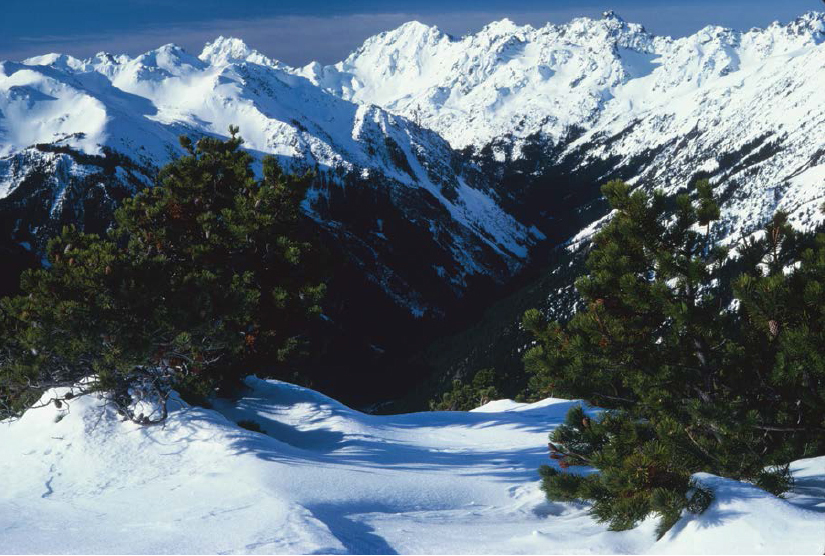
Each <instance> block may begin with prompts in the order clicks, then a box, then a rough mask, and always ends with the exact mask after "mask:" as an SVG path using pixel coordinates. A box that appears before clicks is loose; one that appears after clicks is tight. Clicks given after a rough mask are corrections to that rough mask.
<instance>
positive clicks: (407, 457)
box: [0, 378, 825, 554]
mask: <svg viewBox="0 0 825 556" xmlns="http://www.w3.org/2000/svg"><path fill="white" fill-rule="evenodd" d="M247 385H248V387H249V389H248V391H247V392H246V394H245V395H244V396H243V397H241V398H240V399H238V400H235V401H228V400H221V401H219V402H218V403H216V405H215V408H214V409H213V410H206V409H202V408H195V407H189V406H187V405H186V404H184V403H182V402H179V401H176V402H174V403H173V411H172V412H171V415H170V419H169V421H168V423H167V424H166V425H165V426H164V427H162V428H161V427H154V428H152V427H150V428H141V427H138V426H136V425H133V424H132V423H130V422H122V421H120V420H119V419H118V417H117V415H116V414H115V413H114V412H113V411H110V410H108V409H104V408H103V407H102V402H101V401H100V400H98V399H96V398H94V397H86V398H80V399H76V400H74V401H72V402H71V404H70V405H69V406H68V408H63V409H62V410H58V409H56V408H54V407H53V406H49V407H48V408H45V409H40V410H33V411H29V412H28V413H27V414H25V415H24V417H23V418H22V419H20V420H19V421H16V422H11V423H0V539H2V542H0V552H4V553H31V552H36V553H48V552H63V553H79V552H91V553H101V552H109V553H111V552H115V553H165V552H172V553H203V552H217V553H390V554H391V553H536V554H538V553H542V554H548V553H642V552H657V553H672V552H680V553H686V552H694V553H720V552H721V553H817V554H819V553H821V552H822V549H823V547H825V527H823V522H825V519H823V518H825V516H824V515H823V512H825V458H817V459H812V460H805V461H799V462H796V463H795V464H794V466H793V471H794V474H795V476H796V480H797V492H795V493H794V494H792V495H791V496H789V497H788V498H787V499H786V500H781V499H778V498H775V497H773V496H771V495H769V494H767V493H765V492H763V491H761V490H759V489H756V488H754V487H752V486H749V485H746V484H742V483H738V482H735V481H731V480H727V479H721V478H718V477H714V476H710V475H698V476H697V478H698V479H699V480H700V481H701V482H702V483H704V484H706V485H707V486H709V487H710V488H712V489H713V490H714V493H715V495H716V501H715V502H714V503H713V505H712V506H711V507H710V509H709V510H708V511H706V512H705V513H704V514H703V515H701V516H698V517H697V516H689V517H685V518H683V519H682V521H680V522H679V523H678V524H677V525H676V526H675V527H674V528H673V529H672V530H671V532H669V533H668V534H667V535H666V536H665V537H664V538H663V539H662V540H661V541H659V542H656V541H655V536H654V532H653V530H654V525H655V523H654V522H653V521H652V520H648V521H646V522H644V523H643V524H642V525H641V526H640V527H639V528H637V529H635V530H632V531H626V532H621V533H617V532H609V531H606V530H605V527H604V526H602V525H599V524H597V523H595V522H594V521H593V520H592V519H591V518H590V517H589V516H588V515H587V507H586V506H584V505H580V504H556V503H549V502H547V501H545V500H544V497H543V494H542V493H541V492H540V490H539V488H538V474H537V472H536V468H537V467H538V466H539V465H540V464H542V463H546V462H548V461H549V460H548V459H547V455H546V440H547V433H548V432H549V431H550V430H552V428H553V427H554V426H556V425H558V424H559V423H561V421H562V419H563V417H564V414H565V413H566V411H567V410H568V408H569V407H570V406H571V405H573V404H574V403H575V402H571V401H565V400H557V399H547V400H544V401H541V402H538V403H534V404H518V403H515V402H511V401H506V400H502V401H497V402H492V403H490V404H488V405H486V406H484V407H481V408H479V409H477V410H475V411H472V412H468V413H466V412H452V413H444V412H435V413H415V414H409V415H394V416H372V415H366V414H363V413H359V412H357V411H354V410H352V409H349V408H347V407H345V406H343V405H341V404H339V403H338V402H336V401H334V400H332V399H330V398H327V397H326V396H323V395H321V394H319V393H317V392H314V391H312V390H308V389H305V388H300V387H297V386H293V385H290V384H286V383H282V382H275V381H262V380H258V379H255V378H249V379H248V380H247ZM46 396H47V397H48V396H49V394H46ZM243 420H252V421H255V422H256V423H257V424H258V425H259V426H260V427H261V429H262V430H263V433H259V432H253V431H250V430H246V429H244V428H241V427H240V426H238V425H237V424H236V422H237V421H243Z"/></svg>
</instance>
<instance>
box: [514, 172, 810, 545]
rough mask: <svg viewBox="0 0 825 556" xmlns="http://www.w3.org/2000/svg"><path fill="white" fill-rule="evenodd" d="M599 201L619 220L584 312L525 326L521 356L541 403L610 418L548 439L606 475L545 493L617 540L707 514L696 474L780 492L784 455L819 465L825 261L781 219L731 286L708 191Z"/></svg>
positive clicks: (566, 456)
mask: <svg viewBox="0 0 825 556" xmlns="http://www.w3.org/2000/svg"><path fill="white" fill-rule="evenodd" d="M603 192H604V194H605V196H606V197H607V199H608V201H609V202H610V204H611V206H612V207H613V208H614V209H615V213H614V215H613V218H612V219H611V220H610V222H609V223H608V224H607V225H606V226H605V227H604V228H603V229H602V230H601V231H600V232H599V233H598V234H597V235H596V236H595V237H594V240H593V244H594V247H593V249H592V251H591V253H590V254H589V257H588V261H587V270H588V274H587V275H585V276H583V277H581V278H580V279H579V280H578V281H577V283H576V287H577V290H578V292H579V294H580V296H581V303H582V307H581V309H580V310H579V311H578V312H577V313H576V314H575V315H574V316H573V317H572V319H571V320H570V321H569V322H568V323H566V325H562V324H560V323H549V322H546V321H545V319H544V318H543V316H542V315H541V313H539V312H538V311H536V310H531V311H528V312H527V313H526V314H525V317H524V321H523V324H524V326H525V328H527V329H528V330H529V331H531V332H532V333H533V334H534V336H535V338H536V345H534V346H533V347H532V348H531V349H530V350H528V352H527V353H526V355H525V366H526V369H527V370H528V371H529V372H530V373H531V374H532V379H531V387H532V388H533V390H534V391H535V392H536V393H539V394H541V395H548V394H551V393H552V394H553V395H559V396H565V397H573V398H582V399H585V400H587V401H588V402H589V403H591V404H594V405H598V406H600V407H604V408H609V409H612V410H613V413H611V414H608V416H606V417H605V418H604V420H603V421H600V422H596V423H593V424H589V425H587V426H582V425H581V424H580V421H581V419H582V417H581V415H580V414H579V413H576V412H572V413H571V416H570V418H569V420H568V423H567V424H566V425H565V426H563V427H560V428H559V429H557V430H556V431H555V432H554V434H553V436H552V440H553V443H551V448H552V449H553V450H554V454H556V457H557V458H558V459H559V461H560V462H561V463H563V464H565V465H563V466H562V467H569V466H570V465H590V466H593V467H595V468H597V469H599V470H600V471H601V473H600V474H599V475H597V476H595V477H593V476H588V477H586V478H582V477H577V476H569V475H568V474H566V473H559V472H558V471H556V470H554V469H550V468H548V469H543V471H542V473H543V476H544V488H545V491H546V492H547V494H548V496H550V497H558V498H561V499H567V498H570V497H571V496H572V497H578V498H584V499H589V500H592V501H594V507H593V512H594V514H595V515H596V516H597V517H598V518H599V519H602V520H604V521H608V522H610V523H611V527H613V528H616V529H623V528H627V527H631V526H633V525H634V524H635V523H636V522H638V521H639V520H640V519H642V518H643V517H644V516H646V515H648V514H649V513H651V512H656V513H659V514H660V515H661V517H662V529H661V530H660V532H663V531H664V530H666V529H667V527H669V526H670V525H671V524H672V523H673V521H674V519H675V518H678V515H679V514H680V512H681V510H682V509H686V508H690V507H701V506H703V505H704V503H703V504H700V505H699V506H695V505H693V503H692V502H691V500H692V498H691V496H689V493H690V492H695V488H696V485H693V484H692V483H691V481H690V475H691V474H692V473H695V472H698V471H707V472H712V473H716V474H719V475H724V476H728V477H733V478H737V479H746V480H752V481H754V482H756V483H757V484H759V485H761V486H763V487H765V488H768V489H770V490H771V491H773V492H781V491H782V490H783V489H787V488H788V486H789V476H788V472H787V462H788V461H790V457H791V456H800V455H811V454H813V453H821V451H822V450H823V444H822V442H823V438H825V437H823V431H825V427H823V425H825V421H823V412H822V409H823V408H822V403H823V400H825V389H823V384H824V383H825V381H823V377H825V375H823V374H822V369H823V366H822V364H823V361H825V360H824V359H823V357H825V348H823V346H825V343H823V340H825V338H823V336H822V330H823V326H822V324H825V323H823V320H822V315H823V313H822V306H823V305H822V301H823V299H822V291H823V289H822V288H823V284H824V283H825V282H824V280H825V264H823V263H825V249H814V248H809V249H806V250H801V247H802V246H803V245H804V243H805V241H803V239H801V237H800V236H799V234H796V233H794V232H793V231H792V230H791V229H790V227H789V226H788V225H787V222H786V218H785V217H784V215H782V214H779V215H777V217H776V218H775V219H774V220H773V221H772V222H771V223H770V224H769V225H768V227H767V229H766V233H765V238H764V239H763V240H760V241H758V242H751V243H746V244H745V245H744V246H743V247H742V248H741V249H740V250H739V251H740V252H741V253H740V257H739V259H740V260H739V262H738V265H739V268H743V269H744V270H745V273H744V274H743V275H742V276H741V277H740V278H739V279H738V280H736V281H735V283H732V280H731V279H730V264H729V263H727V261H728V251H727V250H725V249H721V248H718V247H714V245H713V242H712V232H713V230H712V223H713V221H714V220H715V219H717V218H718V217H719V208H718V206H717V205H716V203H715V201H714V199H713V192H712V188H711V187H710V185H709V184H708V183H707V182H699V183H697V185H696V189H695V191H694V192H693V198H692V197H691V196H690V195H688V194H683V195H680V196H678V197H677V198H676V199H675V200H674V201H673V203H672V205H671V206H669V204H670V200H669V199H667V198H665V196H664V195H663V194H662V193H660V192H656V193H654V194H653V195H652V196H648V195H647V194H645V193H644V192H642V191H635V192H632V193H631V191H630V188H629V187H628V186H627V185H626V184H624V183H621V182H611V183H608V184H606V185H605V186H604V188H603ZM820 241H821V242H822V244H823V245H825V240H820ZM820 247H822V246H820ZM794 261H797V262H798V268H797V270H794V271H792V272H791V273H790V274H787V273H786V270H787V267H788V265H789V264H791V265H793V262H794ZM734 294H735V295H736V297H737V298H738V300H737V302H734V303H733V304H731V301H732V300H733V297H732V296H733V295H734ZM737 303H738V304H737ZM577 423H578V424H577Z"/></svg>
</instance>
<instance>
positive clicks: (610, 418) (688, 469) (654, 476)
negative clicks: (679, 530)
mask: <svg viewBox="0 0 825 556" xmlns="http://www.w3.org/2000/svg"><path fill="white" fill-rule="evenodd" d="M672 433H673V431H672V429H670V428H668V427H667V426H664V427H663V426H658V427H657V426H654V425H653V424H651V423H649V422H646V421H642V420H639V419H637V418H635V417H633V416H632V415H630V414H629V413H627V412H624V411H617V412H608V413H604V414H603V415H601V416H600V417H599V418H591V417H588V416H587V415H586V414H585V412H584V411H583V409H582V408H581V406H576V407H573V408H572V409H571V410H570V411H569V412H568V414H567V417H566V420H565V423H564V424H563V425H561V426H559V427H558V428H556V430H554V431H553V434H552V435H551V442H550V445H549V446H550V449H551V454H550V457H551V459H553V460H556V462H557V464H558V466H559V468H560V469H561V471H560V470H558V469H555V468H553V467H549V466H543V467H542V468H541V469H540V474H541V476H542V489H543V490H544V492H545V494H546V495H547V497H548V498H549V499H551V500H559V501H570V500H589V501H591V502H593V506H592V508H591V513H592V514H593V516H594V517H595V518H596V519H597V520H598V521H601V522H606V523H609V526H610V529H611V530H613V531H622V530H625V529H630V528H632V527H634V526H635V525H636V523H638V522H639V521H640V520H642V519H644V518H645V517H647V516H648V515H649V514H651V513H653V514H657V515H658V516H659V517H660V522H659V527H658V529H657V532H658V534H659V536H661V535H663V534H664V533H665V532H666V531H667V530H668V529H670V527H672V526H673V524H674V523H675V522H676V521H677V520H678V519H679V517H680V516H681V515H682V511H683V510H687V511H691V512H693V513H701V512H702V511H704V509H705V508H707V506H708V505H709V504H710V501H711V499H712V496H711V494H710V492H709V491H707V490H706V489H704V488H702V487H700V486H699V485H698V484H696V483H695V482H694V481H693V480H692V479H691V473H692V471H693V470H694V469H696V468H697V467H698V466H700V462H701V454H697V450H696V449H695V447H693V446H691V445H690V444H689V443H682V442H679V440H673V439H672ZM571 466H589V467H592V468H595V469H597V470H599V471H600V472H599V473H592V474H589V475H579V474H575V473H571V472H564V471H563V470H566V469H568V468H570V467H571Z"/></svg>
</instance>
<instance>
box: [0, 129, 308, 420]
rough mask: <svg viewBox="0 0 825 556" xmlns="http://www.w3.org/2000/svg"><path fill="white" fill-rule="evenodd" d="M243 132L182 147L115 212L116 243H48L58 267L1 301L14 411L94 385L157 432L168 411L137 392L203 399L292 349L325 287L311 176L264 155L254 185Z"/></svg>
mask: <svg viewBox="0 0 825 556" xmlns="http://www.w3.org/2000/svg"><path fill="white" fill-rule="evenodd" d="M237 131H238V130H237V128H230V132H231V138H230V139H229V140H227V141H222V140H219V139H214V138H204V139H201V140H200V141H198V143H197V145H193V144H192V142H191V141H190V140H189V139H187V138H185V137H184V138H182V139H181V143H182V145H183V147H184V148H185V149H186V151H187V153H188V154H187V155H186V156H183V157H181V158H180V159H178V160H176V161H174V162H172V163H171V164H169V165H168V166H166V167H165V168H164V169H163V170H162V171H161V173H160V176H159V183H158V185H157V186H155V187H152V188H148V189H146V190H144V191H142V192H141V193H139V194H137V195H136V196H135V197H134V198H132V199H129V200H127V201H126V202H125V203H124V205H123V206H122V207H121V208H120V209H118V211H117V212H116V215H115V219H116V223H115V225H114V227H113V228H112V229H111V230H110V232H109V234H108V236H107V237H99V236H96V235H90V234H83V233H81V232H78V231H77V230H75V229H73V228H67V229H65V230H64V232H63V234H62V235H61V236H60V237H58V238H56V239H54V240H53V241H51V242H50V244H49V247H48V256H49V262H50V267H49V268H44V269H39V270H35V271H30V272H28V273H26V274H25V275H24V277H23V279H22V289H23V292H24V295H22V296H20V297H16V298H9V299H4V300H3V301H2V304H0V307H2V325H3V326H2V332H0V334H3V336H4V340H10V341H9V342H8V343H6V342H4V347H5V350H4V354H3V358H2V360H0V396H2V399H3V400H4V401H5V404H6V406H7V407H6V412H9V411H11V412H19V411H20V410H21V409H23V408H24V407H26V404H27V403H30V402H31V399H32V397H33V396H36V395H37V393H38V392H40V391H42V390H43V389H45V388H50V387H53V386H72V385H75V384H76V383H77V382H78V381H79V380H81V379H84V378H85V379H86V382H85V385H84V386H83V387H81V388H80V389H79V391H80V392H81V393H83V392H87V391H93V390H106V391H111V392H113V394H114V395H113V397H112V399H113V401H114V402H115V403H117V404H118V405H119V407H120V408H121V410H123V411H124V412H125V413H126V414H127V415H128V416H129V417H132V418H133V419H135V420H137V421H140V422H145V423H149V422H159V421H162V420H163V419H164V418H165V404H163V403H161V404H159V406H158V407H159V408H158V412H157V413H153V414H152V415H143V416H141V415H134V414H133V413H132V412H131V411H132V410H131V409H130V402H131V401H132V398H133V397H134V396H133V395H130V394H129V390H130V389H131V390H132V392H133V393H134V392H135V391H138V390H141V391H145V392H146V393H147V395H148V396H151V397H154V398H155V399H156V400H158V399H159V400H161V401H162V400H165V396H166V392H168V389H169V388H170V387H172V386H175V387H178V388H182V389H185V390H189V391H192V392H194V393H196V394H200V395H207V394H209V393H210V392H212V391H213V390H214V389H215V387H217V386H218V385H219V384H221V382H225V381H234V380H237V379H238V378H239V377H242V376H244V375H246V374H248V373H250V372H254V371H257V372H261V371H264V370H265V369H266V366H267V365H269V366H271V365H272V364H273V363H277V362H283V361H284V360H285V359H286V358H287V357H288V356H289V355H290V354H291V353H293V352H294V351H295V348H296V347H297V346H298V345H299V343H300V340H301V336H302V333H303V331H304V330H305V329H306V327H307V325H308V323H309V321H310V320H311V318H312V317H313V316H314V315H317V314H319V312H320V308H319V305H318V302H319V299H320V297H321V295H322V294H323V290H324V286H323V284H321V283H320V282H319V280H318V272H317V265H315V264H314V262H313V261H312V259H311V246H310V244H309V243H308V242H307V241H306V238H304V237H302V236H303V233H302V232H301V228H300V212H299V204H300V202H301V200H302V199H303V196H304V193H305V191H306V188H307V187H308V185H309V183H310V179H311V177H310V176H309V175H305V176H301V177H298V176H292V175H287V174H284V173H283V172H282V171H281V169H280V168H279V166H278V164H277V162H276V161H275V159H274V158H273V157H267V158H265V159H264V162H263V177H262V178H261V179H260V180H256V178H255V175H254V172H253V170H252V162H253V159H252V157H251V155H249V154H248V153H247V152H245V151H243V150H242V149H241V148H240V147H241V145H242V142H243V141H242V139H241V138H240V137H238V136H237ZM136 384H140V385H141V388H140V389H138V388H135V385H136Z"/></svg>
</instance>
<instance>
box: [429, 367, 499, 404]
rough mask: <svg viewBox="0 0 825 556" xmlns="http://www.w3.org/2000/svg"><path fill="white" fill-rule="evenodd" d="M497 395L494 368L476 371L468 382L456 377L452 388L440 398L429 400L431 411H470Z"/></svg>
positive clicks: (495, 397)
mask: <svg viewBox="0 0 825 556" xmlns="http://www.w3.org/2000/svg"><path fill="white" fill-rule="evenodd" d="M498 397H499V393H498V389H497V388H496V371H495V369H482V370H480V371H478V372H477V373H476V374H475V375H474V376H473V379H472V381H470V383H468V384H465V383H463V382H461V381H460V380H458V379H456V380H454V381H453V388H452V390H450V391H449V392H444V394H443V395H442V397H441V399H440V400H431V401H430V410H431V411H470V410H471V409H475V408H477V407H479V406H482V405H484V404H486V403H487V402H489V401H492V400H495V399H497V398H498Z"/></svg>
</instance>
